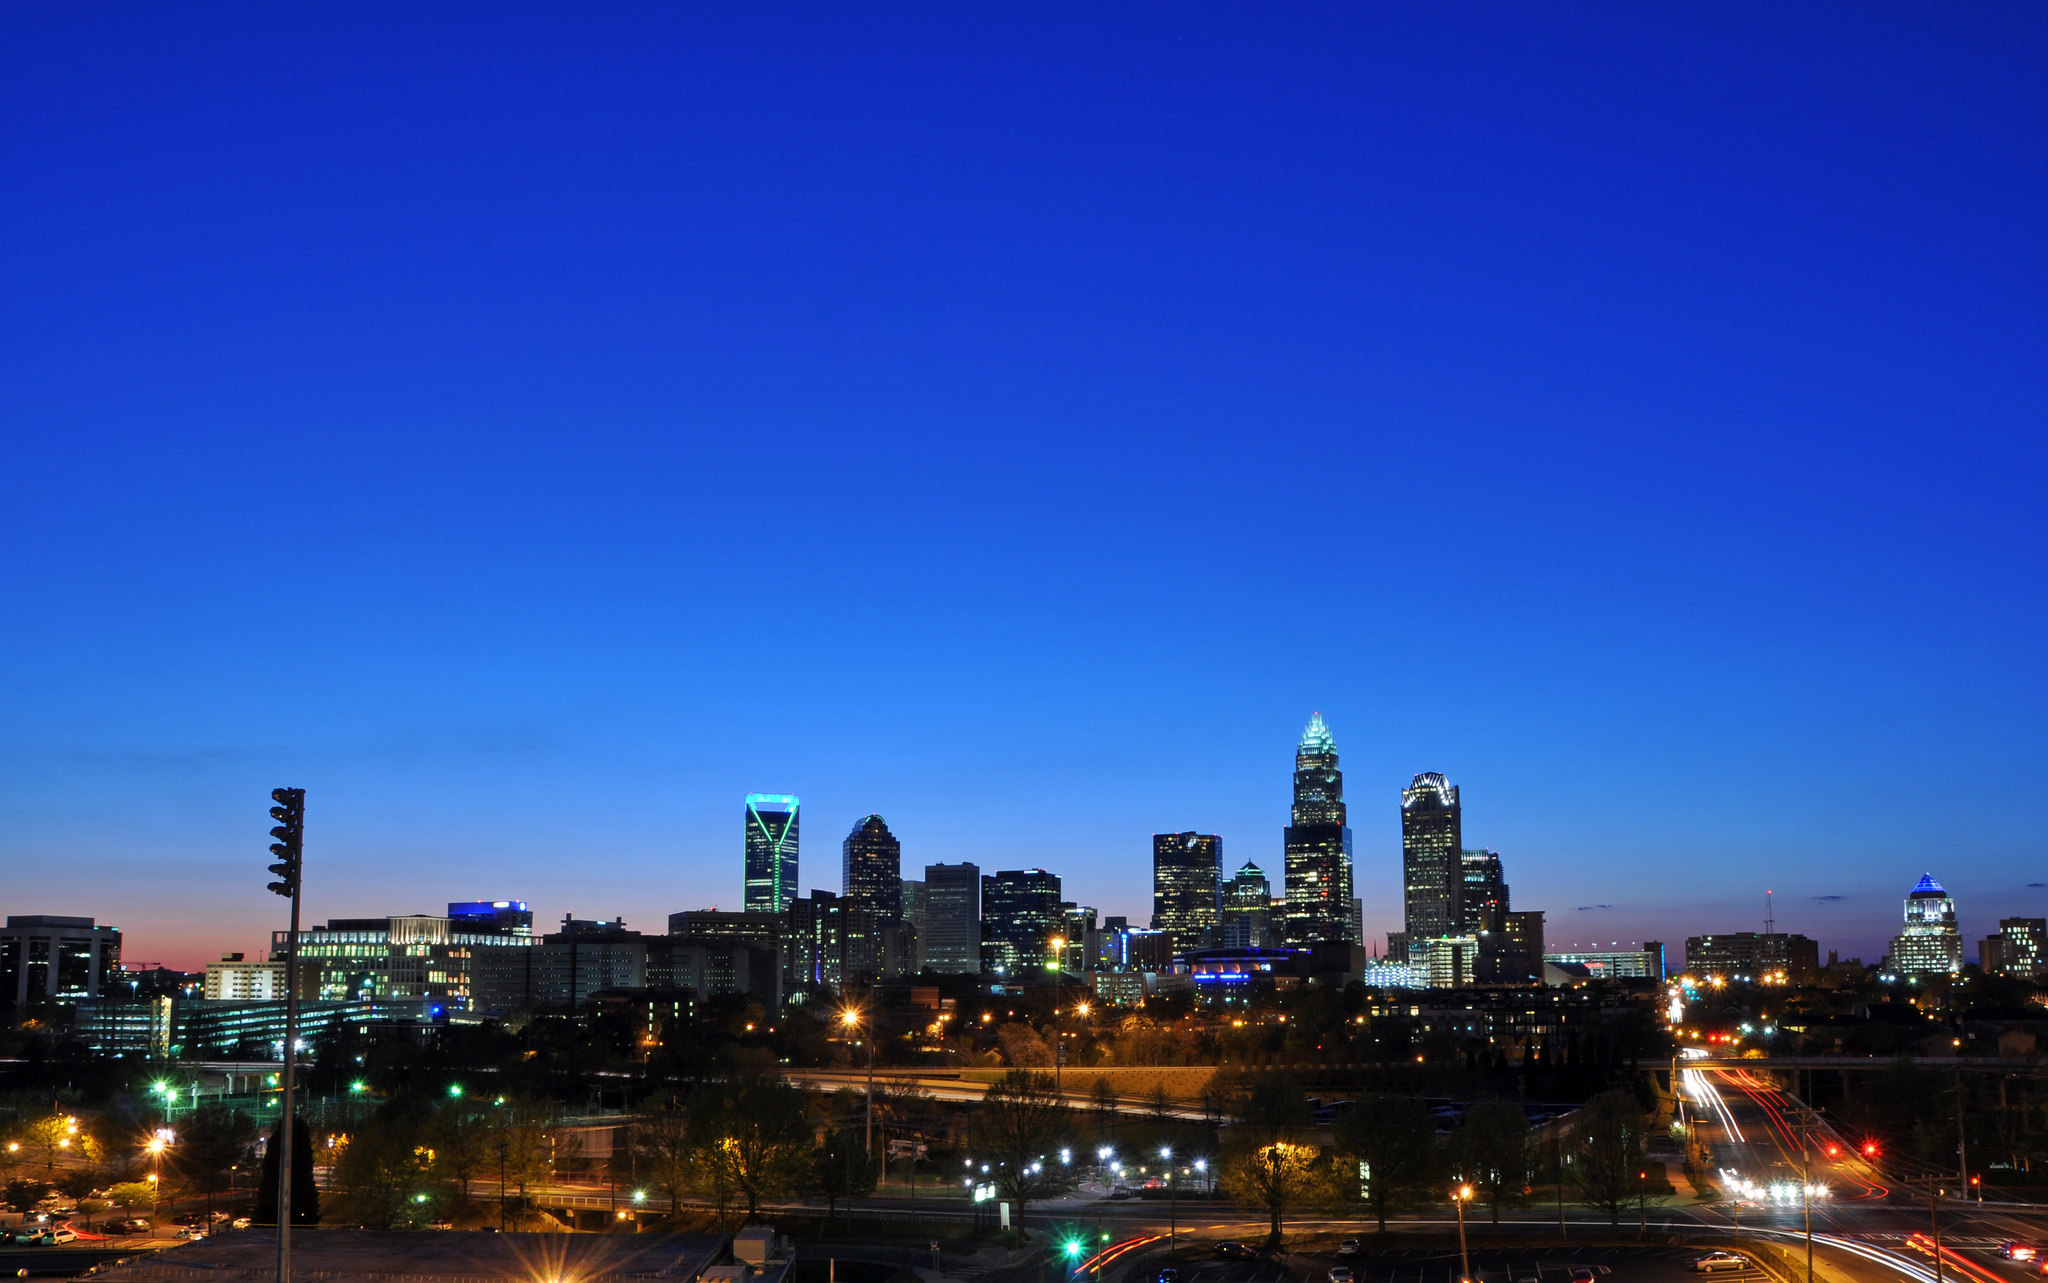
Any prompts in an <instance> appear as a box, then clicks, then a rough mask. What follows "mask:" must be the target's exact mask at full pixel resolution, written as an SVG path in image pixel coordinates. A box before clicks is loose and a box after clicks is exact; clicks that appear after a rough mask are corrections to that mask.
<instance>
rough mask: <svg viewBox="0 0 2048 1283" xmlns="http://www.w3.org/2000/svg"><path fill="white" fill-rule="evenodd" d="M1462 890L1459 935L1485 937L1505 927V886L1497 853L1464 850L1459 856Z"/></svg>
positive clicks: (1506, 895)
mask: <svg viewBox="0 0 2048 1283" xmlns="http://www.w3.org/2000/svg"><path fill="white" fill-rule="evenodd" d="M1458 864H1459V868H1460V869H1461V870H1462V871H1463V875H1464V876H1463V882H1464V888H1463V891H1462V894H1461V898H1460V902H1459V903H1460V912H1459V922H1458V926H1459V930H1458V932H1457V934H1459V935H1485V934H1487V933H1489V932H1498V931H1500V930H1502V929H1503V928H1505V926H1506V925H1507V916H1508V884H1507V877H1506V875H1505V874H1503V873H1502V872H1501V867H1500V852H1498V851H1465V852H1463V853H1461V855H1460V857H1459V861H1458Z"/></svg>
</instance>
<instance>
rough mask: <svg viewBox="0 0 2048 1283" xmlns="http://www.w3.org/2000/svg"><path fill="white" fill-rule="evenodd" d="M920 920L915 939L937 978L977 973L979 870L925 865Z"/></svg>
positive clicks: (961, 866) (979, 937)
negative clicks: (920, 943)
mask: <svg viewBox="0 0 2048 1283" xmlns="http://www.w3.org/2000/svg"><path fill="white" fill-rule="evenodd" d="M923 904H924V920H923V921H922V922H920V923H918V938H919V939H920V940H921V941H922V942H923V945H924V965H925V967H926V968H927V969H929V970H932V971H936V972H938V973H939V974H941V975H968V976H971V975H975V974H978V973H979V972H980V971H981V870H980V868H978V867H977V866H975V865H972V864H965V863H962V864H927V865H926V866H925V868H924V895H923Z"/></svg>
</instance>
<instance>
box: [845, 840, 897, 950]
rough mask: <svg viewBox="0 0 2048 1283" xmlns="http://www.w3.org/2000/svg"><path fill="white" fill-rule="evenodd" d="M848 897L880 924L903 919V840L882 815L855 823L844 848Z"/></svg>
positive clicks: (886, 924) (894, 923)
mask: <svg viewBox="0 0 2048 1283" xmlns="http://www.w3.org/2000/svg"><path fill="white" fill-rule="evenodd" d="M841 852H842V856H843V863H842V866H841V872H842V874H843V876H844V885H845V888H846V898H847V899H849V900H851V901H853V902H855V903H856V904H860V905H863V906H865V907H866V908H867V910H868V911H869V912H870V913H873V914H874V915H875V921H876V922H877V923H878V924H880V925H881V926H885V927H893V926H895V925H897V924H898V923H900V922H902V921H903V844H902V843H901V842H899V841H897V840H896V835H895V834H893V833H891V832H889V824H888V822H887V821H886V820H884V819H883V818H882V817H881V816H879V815H870V816H868V817H867V818H866V819H864V820H862V821H861V822H860V823H858V824H856V825H854V826H853V832H851V833H849V834H847V835H846V842H845V843H844V844H843V846H842V848H841Z"/></svg>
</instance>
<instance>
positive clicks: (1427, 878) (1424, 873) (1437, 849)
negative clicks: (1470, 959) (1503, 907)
mask: <svg viewBox="0 0 2048 1283" xmlns="http://www.w3.org/2000/svg"><path fill="white" fill-rule="evenodd" d="M1401 882H1402V885H1403V887H1404V888H1405V889H1406V895H1405V900H1406V903H1405V905H1404V906H1403V907H1404V908H1405V910H1406V917H1407V923H1406V926H1407V931H1406V933H1405V934H1406V936H1407V940H1408V945H1409V947H1411V948H1413V947H1414V946H1416V945H1418V944H1420V943H1421V942H1422V941H1424V940H1436V939H1440V938H1442V937H1444V936H1455V935H1463V934H1464V933H1465V925H1466V924H1465V866H1464V817H1463V812H1461V811H1460V809H1459V807H1458V786H1457V785H1455V784H1452V783H1451V782H1450V781H1448V780H1446V779H1444V777H1443V776H1441V775H1439V774H1437V773H1436V772H1435V771H1426V772H1424V773H1423V774H1421V775H1418V776H1416V777H1415V779H1414V782H1412V783H1411V784H1409V786H1408V787H1407V788H1405V789H1402V790H1401Z"/></svg>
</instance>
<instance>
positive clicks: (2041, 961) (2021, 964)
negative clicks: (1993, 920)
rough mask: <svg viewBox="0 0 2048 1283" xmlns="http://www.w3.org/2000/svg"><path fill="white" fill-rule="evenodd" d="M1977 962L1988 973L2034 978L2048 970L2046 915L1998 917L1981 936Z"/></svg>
mask: <svg viewBox="0 0 2048 1283" xmlns="http://www.w3.org/2000/svg"><path fill="white" fill-rule="evenodd" d="M1977 961H1978V962H1980V963H1981V964H1983V967H1984V971H1985V973H1986V974H1987V975H1994V976H2022V977H2027V978H2030V979H2031V978H2036V977H2039V976H2041V975H2042V974H2044V973H2048V918H2000V919H1999V920H1998V934H1997V935H1995V936H1986V937H1984V943H1983V945H1982V946H1981V947H1980V948H1979V949H1978V952H1977Z"/></svg>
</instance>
